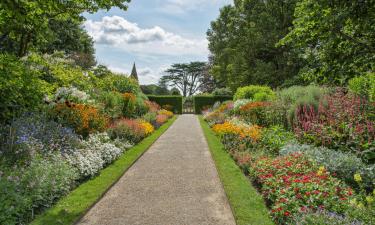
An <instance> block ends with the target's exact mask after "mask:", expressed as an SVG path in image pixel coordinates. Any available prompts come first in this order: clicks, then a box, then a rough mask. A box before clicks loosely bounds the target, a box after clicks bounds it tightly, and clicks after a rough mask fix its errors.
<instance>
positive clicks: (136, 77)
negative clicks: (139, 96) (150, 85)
mask: <svg viewBox="0 0 375 225" xmlns="http://www.w3.org/2000/svg"><path fill="white" fill-rule="evenodd" d="M130 78H133V79H134V80H136V81H139V80H138V73H137V68H136V67H135V63H134V64H133V69H132V73H131V74H130Z"/></svg>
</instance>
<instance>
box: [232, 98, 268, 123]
mask: <svg viewBox="0 0 375 225" xmlns="http://www.w3.org/2000/svg"><path fill="white" fill-rule="evenodd" d="M269 105H270V103H269V102H250V103H247V104H246V105H243V106H241V107H240V108H239V110H238V114H239V115H240V117H241V118H242V119H243V120H245V121H246V122H248V123H251V124H259V125H265V124H263V122H264V121H265V119H264V118H265V109H266V107H267V106H269Z"/></svg>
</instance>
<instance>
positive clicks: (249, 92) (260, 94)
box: [234, 85, 276, 101]
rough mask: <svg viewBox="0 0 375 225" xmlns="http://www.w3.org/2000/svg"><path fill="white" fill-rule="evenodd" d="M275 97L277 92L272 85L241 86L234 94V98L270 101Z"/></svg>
mask: <svg viewBox="0 0 375 225" xmlns="http://www.w3.org/2000/svg"><path fill="white" fill-rule="evenodd" d="M275 97H276V96H275V92H273V91H272V89H271V88H270V87H268V86H258V85H249V86H246V87H240V88H238V89H237V91H236V93H235V94H234V100H239V99H251V100H253V101H270V100H272V99H274V98H275Z"/></svg>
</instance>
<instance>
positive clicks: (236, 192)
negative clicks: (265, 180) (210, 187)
mask: <svg viewBox="0 0 375 225" xmlns="http://www.w3.org/2000/svg"><path fill="white" fill-rule="evenodd" d="M199 122H200V124H201V126H202V129H203V133H204V135H205V136H206V140H207V143H208V146H209V148H210V151H211V155H212V157H213V159H214V161H215V164H216V168H217V170H218V173H219V177H220V180H221V182H222V183H223V186H224V190H225V193H226V195H227V197H228V200H229V204H230V205H231V208H232V212H233V215H234V218H235V220H236V223H237V224H238V225H252V224H254V225H268V224H270V225H271V224H274V223H273V222H272V220H271V218H270V217H269V212H268V209H267V207H266V205H265V203H264V201H263V198H262V196H261V195H260V194H259V193H258V192H257V191H256V189H255V188H254V187H253V186H252V184H251V182H250V181H249V179H248V178H247V177H246V176H245V175H244V174H243V173H242V171H241V169H240V168H239V167H238V166H237V165H236V163H235V162H234V160H233V159H232V158H231V157H230V155H229V154H228V153H227V152H226V151H225V150H224V146H223V144H222V143H221V142H220V139H219V138H218V137H217V136H216V135H215V134H214V133H213V131H212V130H211V128H210V127H209V126H208V124H207V123H206V122H205V121H204V120H203V117H202V116H199Z"/></svg>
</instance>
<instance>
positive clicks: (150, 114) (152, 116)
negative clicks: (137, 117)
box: [142, 112, 157, 124]
mask: <svg viewBox="0 0 375 225" xmlns="http://www.w3.org/2000/svg"><path fill="white" fill-rule="evenodd" d="M156 116H157V113H156V112H148V113H146V114H145V115H144V116H143V117H142V118H143V119H144V120H145V121H147V122H149V123H151V124H153V123H155V121H156Z"/></svg>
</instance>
